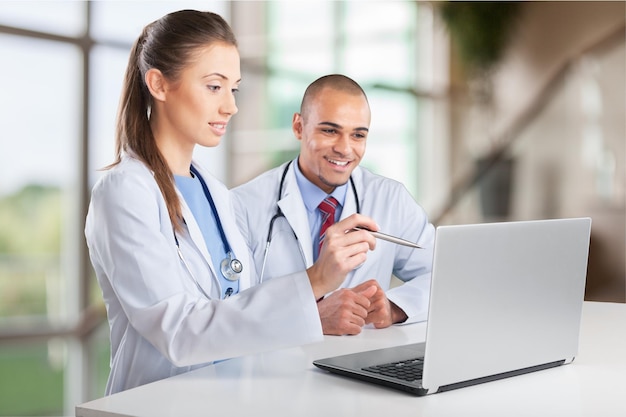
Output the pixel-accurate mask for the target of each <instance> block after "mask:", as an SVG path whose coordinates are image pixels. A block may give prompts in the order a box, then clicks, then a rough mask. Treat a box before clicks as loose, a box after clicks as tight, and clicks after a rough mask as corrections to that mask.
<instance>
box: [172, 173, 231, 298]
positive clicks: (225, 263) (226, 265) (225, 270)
mask: <svg viewBox="0 0 626 417" xmlns="http://www.w3.org/2000/svg"><path fill="white" fill-rule="evenodd" d="M190 170H191V173H192V174H193V175H195V176H196V177H197V178H198V180H199V181H200V185H202V191H203V192H204V196H205V197H206V199H207V200H208V202H209V205H210V206H211V211H212V212H213V216H214V217H215V223H217V228H218V230H219V232H220V238H221V239H222V244H223V245H224V250H225V251H226V258H224V259H223V260H222V262H220V272H221V273H222V275H223V276H224V278H226V279H227V280H228V281H237V280H238V279H239V278H240V277H241V271H243V265H242V263H241V261H239V259H237V258H235V256H234V254H233V251H232V249H231V247H230V244H229V243H228V239H227V238H226V233H224V228H223V227H222V222H221V221H220V216H219V214H218V213H217V208H216V207H215V202H214V201H213V197H211V193H210V192H209V187H208V186H207V185H206V182H205V181H204V178H202V175H200V173H199V172H198V170H197V169H196V168H195V167H194V166H193V165H192V166H191V167H190ZM174 240H175V242H176V249H177V251H178V256H179V257H180V259H181V261H182V262H183V264H184V265H185V268H186V269H187V271H188V272H189V275H191V278H192V279H193V280H194V282H195V283H196V286H197V287H198V288H199V289H200V291H201V292H202V293H203V294H204V295H205V296H206V297H207V298H210V297H209V296H208V295H207V293H206V292H205V291H204V289H202V286H200V283H199V282H198V280H197V279H196V277H195V276H194V274H193V272H192V271H191V268H190V267H189V265H188V264H187V261H186V260H185V257H184V256H183V252H182V251H181V250H180V244H179V243H178V238H177V237H176V230H174ZM226 295H227V296H229V295H230V294H228V293H227V294H226Z"/></svg>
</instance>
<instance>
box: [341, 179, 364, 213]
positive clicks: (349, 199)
mask: <svg viewBox="0 0 626 417" xmlns="http://www.w3.org/2000/svg"><path fill="white" fill-rule="evenodd" d="M361 177H362V171H361V169H360V168H359V167H356V168H355V169H354V171H352V181H354V186H355V188H356V194H357V195H356V196H355V195H354V194H355V193H354V191H353V189H352V184H351V183H350V181H349V180H348V189H347V190H346V199H345V200H344V202H343V209H342V210H341V218H340V220H343V219H345V218H346V217H349V216H351V215H352V214H354V213H356V206H357V204H356V199H355V198H356V197H357V196H358V197H359V198H360V197H361V194H362V190H363V187H362V185H363V181H362V180H361V179H362V178H361Z"/></svg>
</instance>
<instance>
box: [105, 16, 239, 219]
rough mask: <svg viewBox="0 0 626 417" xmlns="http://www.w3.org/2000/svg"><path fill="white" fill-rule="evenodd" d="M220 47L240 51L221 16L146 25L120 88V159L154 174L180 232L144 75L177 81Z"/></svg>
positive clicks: (178, 18)
mask: <svg viewBox="0 0 626 417" xmlns="http://www.w3.org/2000/svg"><path fill="white" fill-rule="evenodd" d="M215 42H221V43H226V44H229V45H233V46H235V47H236V46H237V40H236V38H235V35H234V34H233V32H232V30H231V28H230V26H229V25H228V23H226V21H225V20H224V19H223V18H222V17H221V16H219V15H217V14H215V13H211V12H201V11H196V10H181V11H177V12H173V13H170V14H168V15H165V16H164V17H162V18H160V19H159V20H156V21H154V22H152V23H150V24H149V25H147V26H146V27H145V28H144V29H143V32H142V33H141V35H140V36H139V38H137V40H136V41H135V44H134V45H133V47H132V49H131V51H130V57H129V59H128V66H127V68H126V74H125V76H124V82H123V85H122V93H121V97H120V104H119V110H118V114H117V126H116V132H115V154H116V160H115V162H113V164H111V165H109V167H108V168H111V167H113V166H115V165H117V164H119V163H120V161H121V158H122V154H123V153H124V152H132V153H133V154H134V155H135V156H136V157H138V158H139V159H141V160H142V161H143V162H144V163H145V164H146V165H147V166H148V167H149V168H150V169H151V170H152V171H153V173H154V178H155V180H156V182H157V184H158V185H159V188H160V190H161V193H162V194H163V197H164V198H165V203H166V205H167V209H168V212H169V216H170V220H171V222H172V225H173V226H174V228H175V229H176V230H180V228H181V227H182V209H181V205H180V201H179V198H178V194H177V193H176V189H175V186H174V176H173V174H172V171H171V170H170V168H169V166H168V165H167V162H166V161H165V159H164V158H163V155H162V154H161V152H160V151H159V149H158V148H157V145H156V141H155V139H154V135H153V134H152V130H151V129H150V109H151V106H152V96H151V95H150V92H149V91H148V88H147V86H146V83H145V75H146V72H147V71H148V70H150V69H152V68H155V69H158V70H159V71H161V73H162V74H163V75H164V76H165V77H166V78H167V79H168V80H170V81H173V82H174V81H176V80H177V79H178V78H179V76H180V74H181V72H182V71H183V69H184V68H185V67H186V66H187V65H189V63H190V62H191V61H192V60H193V58H194V54H195V53H196V51H198V50H199V49H201V48H205V47H206V46H208V45H210V44H212V43H215Z"/></svg>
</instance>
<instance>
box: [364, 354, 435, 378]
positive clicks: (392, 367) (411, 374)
mask: <svg viewBox="0 0 626 417" xmlns="http://www.w3.org/2000/svg"><path fill="white" fill-rule="evenodd" d="M362 370H364V371H368V372H373V373H377V374H381V375H385V376H390V377H394V378H398V379H402V380H404V381H416V380H421V379H422V372H423V371H424V358H415V359H408V360H404V361H399V362H391V363H385V364H382V365H375V366H368V367H365V368H362Z"/></svg>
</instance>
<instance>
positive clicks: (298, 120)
mask: <svg viewBox="0 0 626 417" xmlns="http://www.w3.org/2000/svg"><path fill="white" fill-rule="evenodd" d="M302 129H303V127H302V115H301V114H300V113H294V114H293V120H292V121H291V130H293V134H294V135H296V138H297V139H298V140H302Z"/></svg>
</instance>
